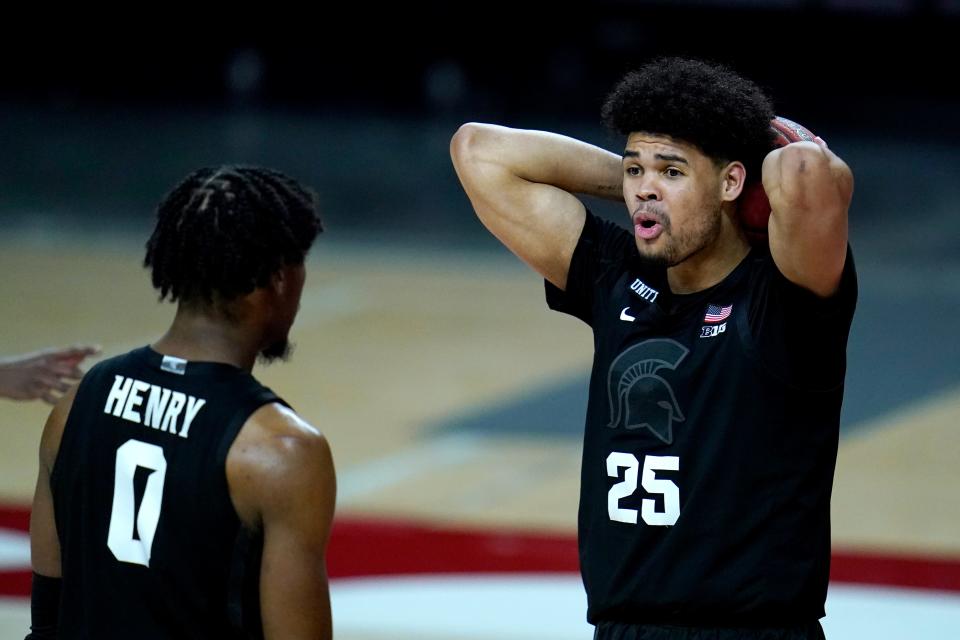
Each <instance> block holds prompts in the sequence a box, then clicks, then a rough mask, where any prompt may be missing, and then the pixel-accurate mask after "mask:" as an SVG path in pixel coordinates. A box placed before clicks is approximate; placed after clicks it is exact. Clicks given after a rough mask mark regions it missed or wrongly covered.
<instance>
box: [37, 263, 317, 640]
mask: <svg viewBox="0 0 960 640" xmlns="http://www.w3.org/2000/svg"><path fill="white" fill-rule="evenodd" d="M303 281H304V268H303V265H297V266H288V267H284V268H283V269H281V270H280V271H278V272H277V273H276V274H275V275H274V277H273V278H272V279H271V282H270V283H269V284H268V285H267V286H265V287H262V288H259V289H256V290H254V291H253V292H252V293H250V294H249V295H246V296H243V297H241V298H239V299H237V300H233V301H230V303H229V312H230V313H229V316H228V315H225V314H223V313H222V312H218V311H217V310H216V306H214V307H212V308H211V307H209V306H208V307H204V306H202V305H182V304H181V305H180V307H179V308H178V310H177V315H176V317H175V319H174V321H173V324H172V325H171V327H170V329H169V330H168V331H167V333H166V334H165V335H164V336H163V337H162V338H160V339H159V340H158V341H157V342H155V343H154V344H153V345H152V347H153V348H154V350H156V351H158V352H160V353H163V354H166V355H172V356H176V357H179V358H183V359H186V360H192V361H206V362H223V363H226V364H231V365H234V366H236V367H239V368H241V369H244V370H246V371H251V370H252V369H253V365H254V362H255V361H256V358H257V354H258V353H260V352H261V351H263V350H265V349H267V348H269V347H270V346H272V345H274V344H276V343H277V342H278V341H282V340H285V339H286V335H287V333H288V332H289V329H290V326H291V325H292V324H293V320H294V318H295V316H296V312H297V308H298V307H299V303H300V294H301V291H302V288H303ZM75 394H76V388H75V387H74V388H72V389H70V390H69V391H68V392H67V393H66V394H65V395H64V396H63V398H61V399H60V401H59V402H58V403H57V404H56V405H55V406H54V408H53V411H52V412H51V413H50V416H49V418H48V419H47V423H46V426H45V427H44V430H43V435H42V436H41V442H40V471H39V474H38V478H37V487H36V492H35V494H34V499H33V514H32V516H31V520H30V546H31V559H32V564H33V570H34V571H35V572H36V573H38V574H41V575H44V576H49V577H60V576H61V565H60V543H59V540H58V538H57V532H56V526H55V522H54V512H53V496H52V494H51V491H50V473H51V472H52V470H53V464H54V461H55V460H56V456H57V451H58V450H59V447H60V440H61V437H62V435H63V428H64V425H65V424H66V421H67V416H68V415H69V413H70V407H71V406H72V404H73V399H74V397H75ZM226 466H227V470H226V473H227V484H228V486H229V489H230V498H231V500H232V502H233V506H234V508H235V509H236V512H237V515H238V516H239V518H240V521H241V522H242V523H243V525H244V526H246V527H248V528H249V529H252V530H255V531H262V532H263V536H264V548H263V561H262V566H261V572H260V606H261V613H262V618H263V632H264V637H265V638H267V640H275V639H280V638H284V639H292V640H300V639H302V640H307V639H310V640H315V639H327V638H331V637H332V635H333V629H332V622H331V614H330V593H329V585H328V581H327V571H326V560H325V558H326V548H327V541H328V539H329V536H330V527H331V524H332V521H333V512H334V505H335V500H336V476H335V472H334V467H333V458H332V456H331V453H330V447H329V445H328V444H327V441H326V439H325V438H324V437H323V435H322V434H321V433H320V432H319V431H318V430H317V429H316V428H314V427H313V426H311V425H310V424H308V423H307V422H306V421H304V420H303V419H302V418H300V417H299V416H298V415H297V414H296V413H294V412H293V411H291V410H290V409H287V408H286V407H284V406H282V405H280V404H277V403H272V404H268V405H264V406H263V407H261V408H260V409H258V410H257V411H256V412H254V413H253V414H252V415H251V416H250V418H249V419H248V420H247V422H246V423H245V424H244V426H243V427H242V429H241V430H240V433H239V434H238V435H237V438H236V440H234V443H233V445H232V446H231V447H230V451H229V452H228V454H227V465H226Z"/></svg>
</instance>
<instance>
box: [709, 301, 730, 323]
mask: <svg viewBox="0 0 960 640" xmlns="http://www.w3.org/2000/svg"><path fill="white" fill-rule="evenodd" d="M731 311H733V305H732V304H728V305H727V306H725V307H721V306H719V305H715V304H711V305H710V306H708V307H707V313H706V315H704V316H703V321H704V322H720V321H721V320H726V319H727V318H729V317H730V312H731Z"/></svg>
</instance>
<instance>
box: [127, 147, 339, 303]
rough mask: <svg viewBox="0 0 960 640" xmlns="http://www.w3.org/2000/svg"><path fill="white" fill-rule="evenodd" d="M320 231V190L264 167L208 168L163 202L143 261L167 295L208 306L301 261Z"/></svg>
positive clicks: (162, 293) (259, 284)
mask: <svg viewBox="0 0 960 640" xmlns="http://www.w3.org/2000/svg"><path fill="white" fill-rule="evenodd" d="M322 231H323V225H322V223H321V221H320V217H319V215H318V213H317V207H316V198H315V194H314V193H313V191H311V190H309V189H307V188H306V187H304V186H302V185H300V184H299V183H298V182H297V181H296V180H294V179H293V178H290V177H289V176H286V175H284V174H282V173H280V172H279V171H273V170H272V169H264V168H260V167H245V166H223V167H209V168H203V169H199V170H197V171H194V172H193V173H191V174H190V175H189V176H187V177H186V178H185V179H184V180H183V182H181V183H180V184H179V185H177V186H176V187H175V188H174V189H173V190H172V191H171V192H170V193H168V194H167V196H166V197H165V198H164V199H163V201H162V202H161V203H160V205H159V206H158V207H157V225H156V227H155V228H154V230H153V234H152V235H151V236H150V239H149V240H148V241H147V245H146V247H147V254H146V257H145V258H144V260H143V265H144V266H145V267H147V268H150V269H151V270H152V272H151V279H152V281H153V286H154V288H156V289H157V290H159V291H160V299H161V300H164V299H167V298H169V299H170V300H171V301H174V302H180V303H184V304H187V305H195V304H201V305H202V304H207V305H210V304H213V303H215V302H224V301H230V300H233V299H234V298H237V297H238V296H242V295H245V294H248V293H250V292H252V291H253V290H254V289H256V288H258V287H263V286H266V285H267V284H268V282H269V280H270V277H271V276H272V275H273V274H274V273H276V272H277V271H279V270H280V269H281V268H283V267H284V266H287V265H297V264H302V263H303V261H304V258H305V257H306V254H307V252H308V251H309V249H310V246H311V245H312V244H313V241H314V239H315V238H316V237H317V234H318V233H320V232H322Z"/></svg>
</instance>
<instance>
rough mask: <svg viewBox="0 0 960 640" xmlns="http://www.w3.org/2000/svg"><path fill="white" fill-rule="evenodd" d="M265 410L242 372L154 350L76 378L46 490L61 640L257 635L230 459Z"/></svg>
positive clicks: (251, 554) (257, 545)
mask: <svg viewBox="0 0 960 640" xmlns="http://www.w3.org/2000/svg"><path fill="white" fill-rule="evenodd" d="M270 402H282V401H281V400H280V399H279V398H278V397H277V396H276V395H274V394H273V392H271V391H270V390H269V389H267V388H266V387H264V386H262V385H261V384H260V383H258V382H257V381H256V380H255V379H254V378H253V376H251V375H250V374H249V373H247V372H246V371H243V370H241V369H238V368H237V367H234V366H231V365H228V364H222V363H214V362H188V361H185V360H181V359H179V358H173V357H170V356H164V355H161V354H159V353H157V352H156V351H153V350H152V349H151V348H149V347H143V348H141V349H136V350H134V351H131V352H130V353H127V354H125V355H122V356H118V357H115V358H112V359H109V360H106V361H104V362H101V363H100V364H98V365H96V366H95V367H93V368H92V369H91V370H90V371H89V372H88V373H87V374H86V376H84V378H83V381H82V382H81V383H80V387H79V389H78V391H77V395H76V398H75V400H74V402H73V406H72V408H71V410H70V415H69V417H68V419H67V423H66V426H65V428H64V432H63V438H62V440H61V443H60V449H59V452H58V454H57V458H56V462H55V464H54V468H53V472H52V475H51V479H50V482H51V488H52V490H53V500H54V509H55V516H56V525H57V534H58V536H59V540H60V554H61V565H62V570H63V591H62V598H61V607H60V636H59V637H61V638H98V639H99V638H124V639H126V638H137V639H139V640H152V639H161V638H162V639H170V638H178V639H181V638H198V639H199V638H204V639H210V638H261V637H262V635H263V632H262V625H261V622H260V612H259V602H258V582H259V562H260V553H261V551H262V536H261V535H260V534H258V533H254V532H251V531H249V530H248V529H246V528H245V527H243V526H242V525H241V523H240V520H239V518H238V516H237V514H236V512H235V510H234V508H233V505H232V502H231V500H230V494H229V489H228V486H227V478H226V457H227V452H228V451H229V449H230V446H231V444H232V443H233V441H234V438H235V437H236V435H237V433H238V432H239V430H240V428H241V427H242V426H243V424H244V423H245V422H246V420H247V418H248V417H249V416H250V414H251V413H253V412H254V411H255V410H256V409H258V408H259V407H261V406H262V405H264V404H267V403H270Z"/></svg>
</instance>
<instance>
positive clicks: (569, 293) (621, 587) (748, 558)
mask: <svg viewBox="0 0 960 640" xmlns="http://www.w3.org/2000/svg"><path fill="white" fill-rule="evenodd" d="M547 300H548V303H549V305H550V306H551V308H553V309H556V310H559V311H563V312H566V313H569V314H572V315H574V316H576V317H578V318H580V319H582V320H583V321H584V322H586V323H587V324H589V325H591V326H592V327H593V332H594V345H595V356H594V364H593V371H592V376H591V380H590V393H589V404H588V407H587V419H586V428H585V433H584V447H583V460H582V467H581V493H580V509H579V549H580V565H581V571H582V574H583V581H584V585H585V587H586V591H587V597H588V613H587V618H588V620H589V621H590V622H592V623H597V622H599V621H617V622H625V623H661V624H680V625H693V626H697V625H705V626H758V625H759V626H783V625H789V624H796V623H803V622H806V621H812V620H817V619H818V618H820V617H822V616H823V613H824V610H823V605H824V601H825V598H826V590H827V579H828V573H829V561H830V493H831V489H832V485H833V472H834V466H835V463H836V455H837V441H838V434H839V421H840V406H841V401H842V397H843V379H844V374H845V368H846V340H847V335H848V332H849V327H850V322H851V320H852V317H853V309H854V306H855V302H856V276H855V272H854V267H853V259H852V256H851V255H850V253H849V251H848V254H847V261H846V267H845V270H844V274H843V277H842V283H841V286H840V290H839V291H838V292H837V293H836V294H835V295H834V296H832V297H830V298H829V299H821V298H818V297H817V296H815V295H813V294H812V293H810V292H808V291H806V290H805V289H802V288H801V287H798V286H796V285H794V284H792V283H791V282H789V281H788V280H787V279H786V278H785V277H784V276H783V275H782V274H781V273H780V272H779V271H778V269H777V267H776V265H775V264H774V262H773V260H772V258H771V256H770V252H769V250H767V249H765V248H764V249H760V248H754V249H753V250H752V251H751V252H750V254H749V255H748V256H747V257H746V258H745V259H744V260H743V261H742V262H741V263H740V264H739V265H738V266H737V267H736V268H735V269H734V270H733V271H732V272H731V273H730V274H729V275H728V276H727V277H726V278H725V279H724V280H723V281H722V282H720V283H719V284H717V285H716V286H713V287H711V288H709V289H707V290H705V291H701V292H697V293H693V294H689V295H676V294H672V293H671V291H670V288H669V286H668V284H667V275H666V270H665V269H664V268H662V267H659V268H658V267H653V266H651V265H649V264H645V263H644V261H643V260H642V259H641V258H640V256H639V254H638V252H637V248H636V244H635V240H634V237H633V235H632V234H630V233H629V232H627V231H625V230H624V229H622V228H621V227H619V226H617V225H615V224H613V223H611V222H608V221H605V220H602V219H600V218H596V217H594V216H593V215H591V214H589V212H588V214H587V221H586V225H585V227H584V230H583V233H582V235H581V237H580V240H579V243H578V245H577V247H576V250H575V252H574V255H573V258H572V261H571V264H570V270H569V275H568V280H567V288H566V291H565V292H563V291H560V290H559V289H557V288H556V287H553V286H552V285H550V284H549V283H547Z"/></svg>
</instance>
